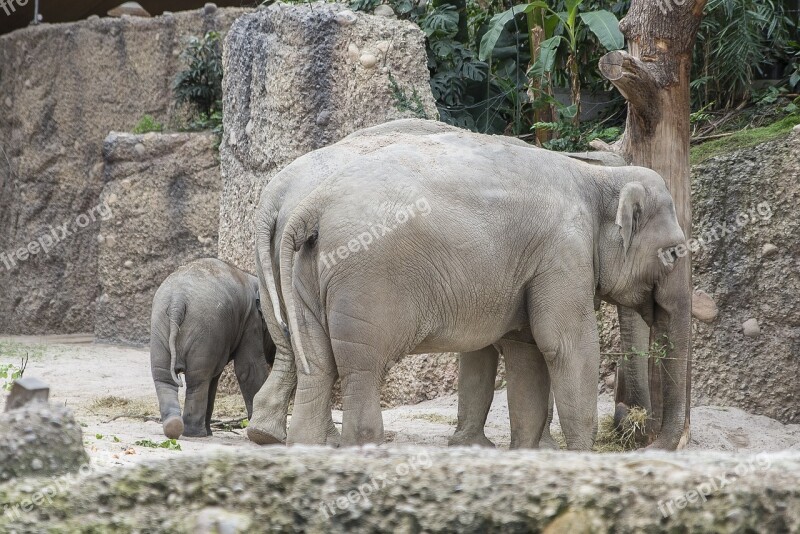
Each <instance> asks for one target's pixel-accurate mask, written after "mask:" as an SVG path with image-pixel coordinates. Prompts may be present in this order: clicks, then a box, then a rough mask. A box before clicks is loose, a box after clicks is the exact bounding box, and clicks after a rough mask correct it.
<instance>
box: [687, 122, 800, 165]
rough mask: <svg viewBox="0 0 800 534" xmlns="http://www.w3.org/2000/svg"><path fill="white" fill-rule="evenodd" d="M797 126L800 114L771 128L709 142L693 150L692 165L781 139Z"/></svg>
mask: <svg viewBox="0 0 800 534" xmlns="http://www.w3.org/2000/svg"><path fill="white" fill-rule="evenodd" d="M797 124H800V114H793V115H790V116H788V117H784V118H783V119H781V120H779V121H777V122H775V123H774V124H771V125H769V126H764V127H761V128H753V129H750V130H742V131H739V132H736V133H734V134H733V135H731V136H729V137H724V138H722V139H715V140H713V141H707V142H705V143H703V144H701V145H697V146H694V147H692V150H691V162H692V165H695V164H697V163H701V162H703V161H705V160H707V159H709V158H713V157H714V156H718V155H720V154H725V153H728V152H731V151H734V150H739V149H742V148H748V147H751V146H756V145H760V144H761V143H765V142H767V141H771V140H773V139H779V138H781V137H783V136H785V135H787V134H789V132H791V131H792V128H794V127H795V126H796V125H797Z"/></svg>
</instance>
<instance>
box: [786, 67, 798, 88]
mask: <svg viewBox="0 0 800 534" xmlns="http://www.w3.org/2000/svg"><path fill="white" fill-rule="evenodd" d="M798 82H800V70H798V71H795V73H794V74H792V77H791V78H789V86H790V87H794V86H795V85H797V84H798Z"/></svg>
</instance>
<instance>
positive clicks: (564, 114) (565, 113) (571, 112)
mask: <svg viewBox="0 0 800 534" xmlns="http://www.w3.org/2000/svg"><path fill="white" fill-rule="evenodd" d="M577 113H578V105H577V104H572V105H571V106H564V107H562V108H559V109H558V114H559V115H561V118H562V119H572V118H574V117H575V115H576V114H577Z"/></svg>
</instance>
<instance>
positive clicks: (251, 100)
mask: <svg viewBox="0 0 800 534" xmlns="http://www.w3.org/2000/svg"><path fill="white" fill-rule="evenodd" d="M224 69H225V79H224V82H223V83H224V93H225V99H224V122H225V124H224V126H225V136H224V139H223V142H222V145H221V146H220V157H221V161H222V176H223V193H222V202H221V206H220V232H219V235H220V250H219V252H220V257H221V258H222V259H225V260H229V261H231V262H233V263H234V264H236V265H237V266H239V267H241V268H243V269H245V270H249V271H253V269H254V260H253V254H254V252H253V213H254V209H255V207H256V205H257V204H258V199H259V195H260V193H261V188H262V187H263V185H264V184H265V183H266V182H267V181H268V180H269V179H270V178H271V177H272V176H274V175H275V173H277V172H278V171H279V170H280V169H281V168H283V167H284V166H285V165H287V164H289V163H291V162H292V161H293V160H294V159H296V158H298V157H299V156H302V155H303V154H305V153H306V152H309V151H311V150H314V149H316V148H320V147H323V146H326V145H328V144H330V143H334V142H336V141H338V140H340V139H341V138H342V137H344V136H346V135H348V134H350V133H351V132H353V131H355V130H357V129H359V128H363V127H367V126H373V125H376V124H381V123H383V122H386V121H388V120H391V119H396V118H401V117H410V116H415V115H417V114H418V115H422V114H424V115H427V116H428V117H431V118H433V117H435V115H436V111H435V105H434V101H433V97H432V95H431V92H430V88H429V85H428V80H429V74H428V70H427V66H426V56H425V47H424V36H423V34H422V32H421V31H420V30H419V28H418V27H417V26H416V25H414V24H413V23H411V22H408V21H398V20H393V19H388V18H385V17H375V16H372V15H366V14H363V13H358V14H356V13H353V12H352V11H350V10H347V9H345V8H344V7H343V6H342V5H340V4H323V3H315V4H298V5H287V4H280V3H278V4H273V5H271V6H270V7H268V8H266V9H261V10H258V11H257V12H255V13H251V14H249V15H246V16H243V17H241V18H239V19H238V20H237V21H236V22H235V23H234V25H233V26H232V27H231V30H230V32H229V33H228V36H227V38H226V43H225V55H224ZM393 82H394V83H395V84H396V85H395V86H394V87H395V88H394V89H393Z"/></svg>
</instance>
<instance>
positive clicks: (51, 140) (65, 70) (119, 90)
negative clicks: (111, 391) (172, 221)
mask: <svg viewBox="0 0 800 534" xmlns="http://www.w3.org/2000/svg"><path fill="white" fill-rule="evenodd" d="M244 12H245V11H244V10H241V9H219V10H215V11H213V12H211V13H210V14H206V13H205V12H204V11H203V10H196V11H190V12H183V13H178V14H174V15H165V16H160V17H154V18H138V17H123V18H94V19H93V20H84V21H80V22H76V23H70V24H41V25H39V26H31V27H28V28H25V29H21V30H17V31H15V32H13V33H10V34H7V35H2V36H0V95H2V100H0V111H2V117H3V118H2V120H0V146H2V148H3V150H4V154H0V253H5V254H6V256H5V257H6V259H8V254H9V253H10V252H12V251H14V253H15V256H14V257H15V258H18V255H17V251H19V250H20V249H22V248H23V247H28V246H29V244H30V243H33V242H36V241H37V240H38V239H39V238H42V239H46V236H47V235H50V234H51V233H52V232H56V233H57V234H58V235H60V234H61V232H60V230H59V227H60V226H61V225H63V224H65V223H66V224H68V225H70V226H72V225H74V223H75V222H76V221H77V218H78V217H80V216H81V215H82V214H87V213H89V212H90V210H91V209H92V208H94V207H96V206H97V205H98V202H99V197H100V193H101V190H102V188H103V172H102V146H103V140H104V139H105V137H106V135H108V133H109V132H110V131H112V130H118V131H125V130H131V129H132V128H133V127H134V126H135V125H136V123H137V122H138V121H139V119H140V118H141V117H142V115H144V114H150V115H153V116H154V117H155V118H156V119H157V120H159V121H160V122H164V123H171V122H172V121H173V119H174V118H176V117H177V116H180V112H179V110H176V109H175V107H174V104H173V98H172V90H171V84H172V80H173V78H174V77H175V74H176V73H177V72H178V71H180V70H181V69H183V68H184V65H183V63H182V60H181V58H180V52H181V51H182V50H183V49H184V48H185V46H186V39H187V38H188V37H189V36H192V35H197V36H199V35H202V34H203V33H205V32H206V31H207V30H211V29H217V30H222V31H224V30H225V29H227V28H228V27H229V26H230V24H231V23H232V21H233V19H234V18H235V17H236V16H238V15H240V14H242V13H244ZM74 229H75V230H80V231H75V232H72V231H71V232H70V234H71V235H70V236H68V237H65V238H64V239H61V240H59V242H58V243H57V245H55V246H53V247H52V248H50V249H49V251H48V252H47V253H44V252H42V251H41V250H38V251H37V253H36V254H33V253H32V250H31V249H28V250H29V253H28V254H25V253H24V252H23V255H25V256H26V259H25V260H21V261H16V262H15V263H16V266H14V265H11V263H10V262H9V265H11V269H8V268H7V267H6V265H5V263H4V262H3V259H2V258H3V257H1V256H0V332H2V333H14V334H40V333H74V332H91V331H92V330H93V323H94V314H95V299H96V298H97V297H98V295H99V293H98V283H97V252H98V244H97V235H98V233H99V224H97V223H96V221H93V222H92V223H91V224H89V225H87V226H86V227H84V228H74ZM33 249H34V250H35V249H36V247H35V246H33Z"/></svg>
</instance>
